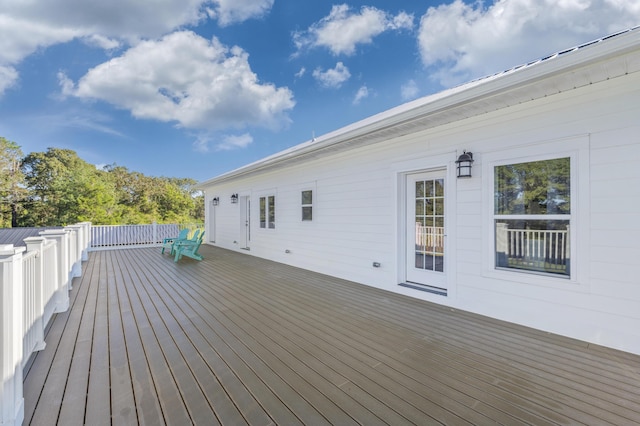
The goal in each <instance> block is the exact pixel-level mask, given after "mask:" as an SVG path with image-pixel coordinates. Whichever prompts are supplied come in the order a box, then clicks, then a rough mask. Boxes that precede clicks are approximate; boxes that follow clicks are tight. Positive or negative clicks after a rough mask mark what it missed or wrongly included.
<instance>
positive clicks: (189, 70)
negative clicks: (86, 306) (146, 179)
mask: <svg viewBox="0 0 640 426" xmlns="http://www.w3.org/2000/svg"><path fill="white" fill-rule="evenodd" d="M638 24H640V1H638V0H496V1H491V0H485V1H462V0H453V1H452V0H447V1H443V0H422V1H420V0H369V1H356V0H350V1H347V2H340V1H324V0H313V1H311V0H110V1H104V0H0V136H2V137H5V138H7V139H9V140H11V141H14V142H16V143H17V144H18V145H19V146H20V147H21V148H22V151H23V152H24V153H25V154H28V153H31V152H43V151H46V149H47V148H48V147H56V148H66V149H71V150H74V151H76V152H77V153H78V155H79V156H80V157H81V158H82V159H84V160H85V161H87V162H89V163H91V164H95V165H96V166H97V167H102V166H104V165H110V164H117V165H119V166H124V167H127V168H128V169H129V170H131V171H137V172H142V173H144V174H146V175H149V176H167V177H180V178H192V179H195V180H197V181H203V180H206V179H209V178H212V177H215V176H217V175H220V174H222V173H224V172H227V171H230V170H233V169H236V168H238V167H241V166H243V165H245V164H248V163H251V162H254V161H256V160H259V159H261V158H263V157H266V156H268V155H271V154H274V153H276V152H279V151H282V150H284V149H287V148H289V147H292V146H294V145H297V144H300V143H303V142H306V141H308V140H311V139H312V138H314V137H318V136H321V135H323V134H326V133H329V132H331V131H334V130H337V129H339V128H341V127H344V126H346V125H349V124H351V123H354V122H356V121H359V120H362V119H364V118H367V117H369V116H372V115H374V114H377V113H379V112H383V111H385V110H388V109H390V108H393V107H395V106H398V105H401V104H403V103H405V102H408V101H411V100H414V99H417V98H420V97H423V96H427V95H429V94H433V93H437V92H440V91H442V90H444V89H446V88H449V87H452V86H455V85H458V84H462V83H464V82H467V81H470V80H472V79H475V78H480V77H483V76H486V75H490V74H493V73H496V72H500V71H503V70H506V69H510V68H512V67H514V66H516V65H519V64H522V63H527V62H530V61H532V60H535V59H537V58H540V57H544V56H547V55H548V54H551V53H554V52H557V51H560V50H563V49H565V48H569V47H572V46H576V45H580V44H583V43H586V42H588V41H591V40H594V39H597V38H601V37H603V36H606V35H608V34H612V33H615V32H618V31H622V30H624V29H628V28H631V27H634V26H637V25H638Z"/></svg>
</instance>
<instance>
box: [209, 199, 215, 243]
mask: <svg viewBox="0 0 640 426" xmlns="http://www.w3.org/2000/svg"><path fill="white" fill-rule="evenodd" d="M216 210H217V206H214V205H211V207H210V208H209V231H208V237H209V242H210V243H215V242H216Z"/></svg>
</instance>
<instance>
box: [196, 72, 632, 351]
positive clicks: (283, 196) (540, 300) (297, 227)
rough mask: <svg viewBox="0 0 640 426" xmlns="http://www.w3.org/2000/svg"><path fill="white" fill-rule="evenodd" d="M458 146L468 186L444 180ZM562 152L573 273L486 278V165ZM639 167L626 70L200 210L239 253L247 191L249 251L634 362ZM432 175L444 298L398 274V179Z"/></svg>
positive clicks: (217, 189)
mask: <svg viewBox="0 0 640 426" xmlns="http://www.w3.org/2000/svg"><path fill="white" fill-rule="evenodd" d="M464 149H466V150H468V151H472V152H473V153H474V159H475V163H474V164H473V177H472V178H471V179H454V178H453V173H454V167H455V163H454V162H455V160H456V158H457V156H458V155H459V154H460V153H462V150H464ZM566 152H569V153H572V155H574V156H575V158H576V162H575V163H574V164H573V166H572V168H573V169H574V171H575V172H577V175H575V178H577V181H578V183H577V185H578V190H577V192H576V193H573V194H572V210H573V211H574V212H577V217H576V224H577V226H575V227H574V228H572V230H571V232H572V234H573V235H574V236H575V240H574V243H576V244H577V248H576V249H577V254H576V257H575V259H572V260H571V261H572V262H575V274H574V276H572V279H571V280H568V279H561V278H555V277H554V278H549V277H545V276H540V275H532V274H527V273H521V272H511V271H509V272H505V271H495V270H493V267H492V266H493V265H492V259H493V258H492V256H493V252H492V251H490V250H489V248H490V247H491V244H492V238H493V224H492V223H493V222H492V216H491V214H492V213H491V209H492V196H493V192H492V191H493V188H491V187H490V181H491V179H490V176H488V175H490V174H491V173H492V166H491V164H490V163H491V162H492V161H495V160H496V159H498V158H511V157H512V158H513V160H518V159H520V160H527V159H528V158H533V157H531V156H534V157H535V156H536V155H543V154H544V155H546V154H554V153H566ZM638 160H640V73H638V72H636V73H633V74H628V75H625V76H622V77H618V78H614V79H611V80H608V81H605V82H601V83H596V84H592V85H589V86H585V87H582V88H578V89H575V90H571V91H568V92H564V93H559V94H556V95H553V96H548V97H545V98H542V99H538V100H533V101H529V102H525V103H522V104H519V105H516V106H512V107H509V108H506V109H501V110H498V111H494V112H492V113H488V114H483V115H480V116H477V117H474V118H470V119H464V120H461V121H459V122H456V123H452V124H448V125H444V126H439V127H436V128H433V129H428V130H422V131H415V132H413V133H411V134H408V135H405V136H402V137H398V138H394V139H390V140H387V141H384V142H380V143H376V144H373V145H370V146H365V147H359V148H353V149H350V150H343V151H336V152H333V153H324V154H322V155H316V157H315V158H312V159H309V160H305V161H299V162H295V163H290V164H288V165H284V166H282V167H280V168H279V169H277V170H269V171H267V172H262V173H256V174H253V175H249V176H247V177H240V178H235V179H233V180H230V181H223V182H222V183H218V184H216V183H214V184H213V185H211V186H209V187H207V188H205V190H206V194H207V201H208V202H207V210H209V209H211V208H212V207H211V204H210V202H209V200H210V199H211V198H212V197H216V196H217V197H219V198H220V205H219V206H217V207H216V209H217V213H216V221H217V223H216V229H217V237H216V245H218V246H221V247H225V248H229V249H236V250H240V248H239V247H238V246H237V244H234V241H238V239H239V236H238V235H239V232H240V224H239V215H238V209H239V204H235V205H232V204H230V200H229V197H230V195H231V194H232V193H238V194H240V195H241V196H242V195H250V197H251V203H252V204H251V205H252V213H251V215H252V216H251V220H252V224H251V228H252V234H251V241H250V244H249V245H250V251H247V253H248V254H250V255H255V256H260V257H264V258H268V259H271V260H274V261H278V262H283V263H288V264H291V265H295V266H299V267H302V268H306V269H310V270H313V271H319V272H322V273H326V274H330V275H334V276H338V277H342V278H345V279H349V280H353V281H356V282H360V283H363V284H366V285H371V286H375V287H379V288H384V289H387V290H390V291H394V292H398V293H403V294H407V295H410V296H412V297H416V298H421V299H426V300H430V301H434V302H437V303H441V304H445V305H449V306H451V307H453V308H460V309H465V310H469V311H473V312H476V313H480V314H484V315H488V316H491V317H495V318H499V319H504V320H507V321H511V322H514V323H519V324H524V325H527V326H531V327H535V328H538V329H541V330H546V331H549V332H553V333H559V334H562V335H566V336H570V337H574V338H577V339H581V340H584V341H588V342H593V343H597V344H602V345H605V346H610V347H614V348H618V349H622V350H625V351H629V352H633V353H638V354H640V261H639V259H640V167H638ZM442 166H446V167H447V168H448V173H449V174H448V177H449V183H450V186H449V188H448V189H449V193H448V201H449V204H448V206H447V209H448V210H447V213H448V215H449V216H448V220H449V226H450V228H449V234H448V237H447V238H448V245H449V252H448V254H447V256H448V257H447V259H448V261H449V267H450V271H449V290H448V295H447V296H438V295H434V294H431V293H428V292H423V291H418V290H412V289H408V288H405V287H400V286H398V283H399V282H401V281H402V279H403V270H404V263H403V262H404V261H403V259H404V258H403V254H402V253H403V251H404V245H403V243H402V238H403V237H402V234H403V232H402V228H401V224H402V223H403V207H402V206H403V204H404V201H403V196H402V193H403V191H402V182H403V174H404V173H406V172H410V171H419V170H422V169H428V168H431V167H442ZM576 169H577V170H576ZM305 189H311V190H313V198H314V200H313V221H311V222H302V221H301V220H300V216H301V205H300V196H301V191H302V190H305ZM272 194H273V195H276V206H277V207H276V229H275V230H272V229H260V228H259V222H258V220H259V217H258V216H259V210H258V208H259V205H258V199H259V197H260V196H261V195H272ZM207 214H209V213H207ZM286 250H289V252H290V253H286V252H285V251H286ZM373 262H380V264H381V267H380V268H374V267H373V266H372V263H373Z"/></svg>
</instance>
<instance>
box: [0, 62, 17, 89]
mask: <svg viewBox="0 0 640 426" xmlns="http://www.w3.org/2000/svg"><path fill="white" fill-rule="evenodd" d="M17 81H18V71H16V70H15V68H13V67H3V66H2V65H0V96H2V94H3V93H4V92H5V90H7V89H9V88H10V87H13V86H14V85H15V84H16V83H17Z"/></svg>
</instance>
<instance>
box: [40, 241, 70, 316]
mask: <svg viewBox="0 0 640 426" xmlns="http://www.w3.org/2000/svg"><path fill="white" fill-rule="evenodd" d="M40 235H42V236H43V237H45V238H49V239H52V240H55V241H56V243H57V244H56V252H57V254H58V256H57V257H58V288H57V290H56V299H57V300H56V308H55V309H54V312H64V311H66V310H67V309H69V291H70V290H71V276H70V275H71V274H70V272H71V268H70V267H69V249H68V247H67V246H68V238H69V237H68V231H66V230H64V229H47V230H46V231H42V232H40Z"/></svg>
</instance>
